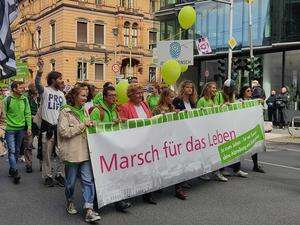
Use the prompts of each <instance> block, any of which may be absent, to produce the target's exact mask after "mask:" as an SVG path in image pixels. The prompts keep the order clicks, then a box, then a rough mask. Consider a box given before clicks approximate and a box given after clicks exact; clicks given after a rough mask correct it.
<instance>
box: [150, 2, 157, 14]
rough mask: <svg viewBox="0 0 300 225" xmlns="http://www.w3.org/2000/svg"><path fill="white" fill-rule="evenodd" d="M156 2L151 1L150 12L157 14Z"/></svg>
mask: <svg viewBox="0 0 300 225" xmlns="http://www.w3.org/2000/svg"><path fill="white" fill-rule="evenodd" d="M155 7H156V6H155V0H150V12H152V13H154V12H155V10H156V9H155Z"/></svg>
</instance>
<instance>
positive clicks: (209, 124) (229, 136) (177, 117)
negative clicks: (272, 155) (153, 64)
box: [88, 101, 265, 207]
mask: <svg viewBox="0 0 300 225" xmlns="http://www.w3.org/2000/svg"><path fill="white" fill-rule="evenodd" d="M88 142H89V148H90V155H91V160H92V166H93V172H94V178H95V184H96V191H97V197H98V203H99V206H100V207H101V206H104V205H107V204H110V203H113V202H117V201H120V200H122V199H126V198H130V197H133V196H137V195H142V194H144V193H147V192H152V191H155V190H158V189H161V188H163V187H167V186H170V185H174V184H177V183H180V182H183V181H185V180H189V179H191V178H195V177H199V176H201V175H203V174H206V173H209V172H212V171H216V170H218V169H219V168H223V167H225V166H227V165H230V164H233V163H234V162H237V161H240V159H241V158H242V157H244V156H246V155H249V154H254V153H257V152H260V151H263V150H264V149H265V148H264V147H265V143H264V132H263V111H262V106H261V105H260V104H259V103H258V102H256V101H248V102H244V103H234V104H232V105H229V106H223V107H219V106H218V107H212V108H205V109H194V110H191V111H184V112H179V113H171V114H165V115H160V116H155V117H153V118H151V119H138V120H129V121H127V122H126V123H122V124H99V126H98V127H97V133H95V134H89V135H88Z"/></svg>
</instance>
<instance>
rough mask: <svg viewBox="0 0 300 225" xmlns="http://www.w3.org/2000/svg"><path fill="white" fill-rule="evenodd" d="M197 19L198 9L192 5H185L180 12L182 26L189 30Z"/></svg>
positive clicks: (179, 18)
mask: <svg viewBox="0 0 300 225" xmlns="http://www.w3.org/2000/svg"><path fill="white" fill-rule="evenodd" d="M195 21H196V11H195V9H194V8H193V7H192V6H184V7H183V8H182V9H181V10H180V12H179V14H178V22H179V24H180V26H181V27H182V28H183V29H185V30H187V29H189V28H191V27H192V26H193V25H194V23H195Z"/></svg>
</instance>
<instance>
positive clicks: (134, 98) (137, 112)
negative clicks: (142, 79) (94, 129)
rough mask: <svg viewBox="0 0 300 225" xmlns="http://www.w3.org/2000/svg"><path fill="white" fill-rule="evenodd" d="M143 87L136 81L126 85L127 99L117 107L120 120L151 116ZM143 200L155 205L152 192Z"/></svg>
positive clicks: (145, 195)
mask: <svg viewBox="0 0 300 225" xmlns="http://www.w3.org/2000/svg"><path fill="white" fill-rule="evenodd" d="M143 94H144V88H143V87H142V86H141V85H139V84H136V83H132V84H130V85H129V86H128V89H127V96H128V98H129V101H128V102H127V103H125V104H123V105H121V106H120V108H119V116H120V118H121V119H122V120H129V119H147V118H151V117H152V112H151V110H150V108H149V106H148V104H147V103H146V102H144V100H143V99H144V96H143ZM143 200H144V202H147V203H149V204H153V205H156V204H157V203H156V201H155V200H154V199H153V196H152V193H148V194H144V195H143Z"/></svg>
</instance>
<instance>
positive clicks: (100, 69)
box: [95, 63, 104, 80]
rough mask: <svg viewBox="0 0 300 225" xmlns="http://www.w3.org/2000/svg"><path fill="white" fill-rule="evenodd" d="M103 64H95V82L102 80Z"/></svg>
mask: <svg viewBox="0 0 300 225" xmlns="http://www.w3.org/2000/svg"><path fill="white" fill-rule="evenodd" d="M103 67H104V66H103V64H100V63H96V64H95V80H104V70H103Z"/></svg>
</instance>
